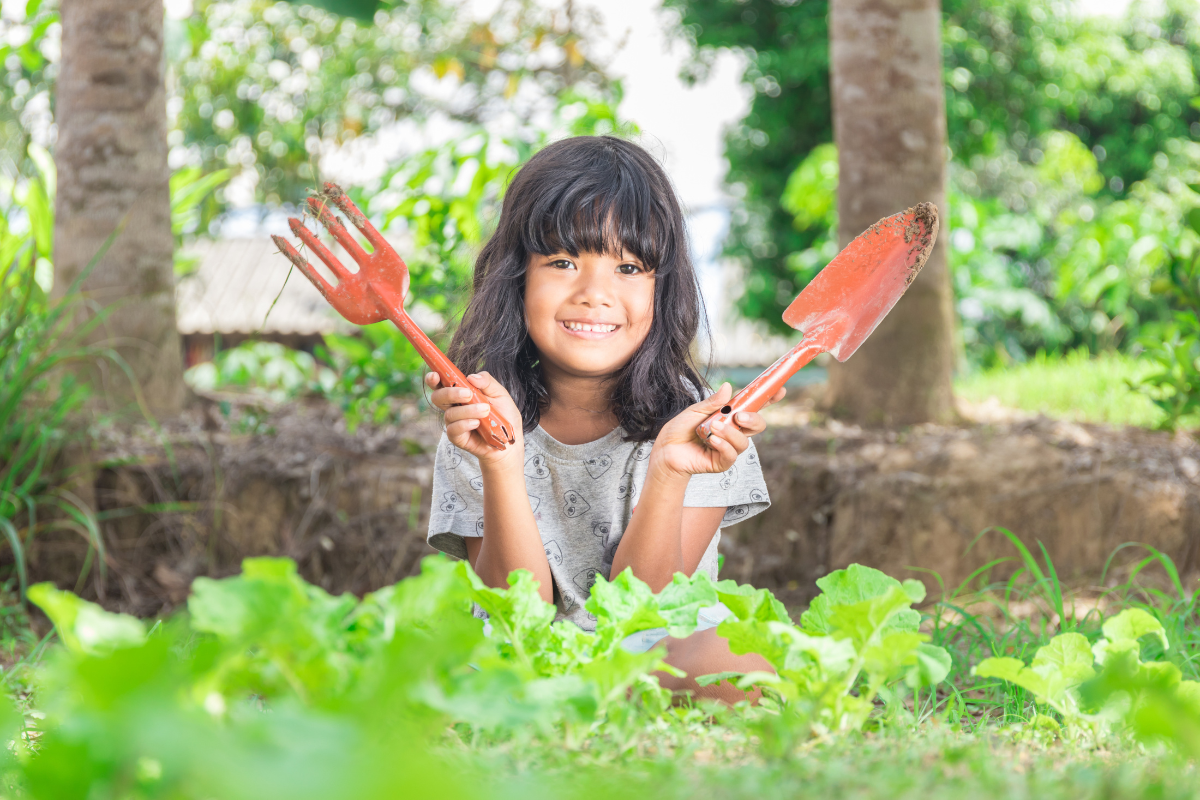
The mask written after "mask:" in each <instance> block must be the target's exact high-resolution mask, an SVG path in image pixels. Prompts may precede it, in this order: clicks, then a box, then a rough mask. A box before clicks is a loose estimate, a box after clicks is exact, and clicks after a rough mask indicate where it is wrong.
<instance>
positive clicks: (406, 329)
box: [271, 183, 515, 450]
mask: <svg viewBox="0 0 1200 800" xmlns="http://www.w3.org/2000/svg"><path fill="white" fill-rule="evenodd" d="M330 203H332V204H333V205H335V206H337V207H338V209H340V210H341V212H342V213H343V214H345V215H346V218H347V219H349V220H350V221H351V222H352V223H354V227H356V228H358V229H359V230H360V231H361V232H362V234H363V236H365V237H367V241H368V242H370V243H371V247H372V249H373V251H374V252H372V253H367V252H366V251H365V250H363V249H362V247H360V246H359V244H358V242H357V241H355V239H354V237H353V236H351V235H350V231H348V230H346V226H345V225H343V224H342V221H341V220H340V219H338V218H337V217H335V216H334V215H333V214H331V213H330V212H329V204H330ZM308 208H309V211H311V212H312V214H313V215H314V216H315V217H316V218H317V219H319V220H320V221H321V224H322V225H324V226H325V228H326V230H328V231H329V232H330V233H331V234H333V238H334V239H337V241H338V244H340V245H341V246H342V247H343V248H344V249H345V251H346V252H347V253H349V254H350V257H351V258H353V259H354V261H355V263H357V264H358V271H357V272H351V271H350V270H348V269H346V268H345V267H344V266H342V264H341V263H340V262H339V261H338V260H337V257H336V256H334V255H333V253H331V252H329V248H327V247H326V246H325V245H323V244H321V242H320V240H318V239H317V237H316V236H314V235H313V234H312V232H311V231H310V230H308V228H306V227H304V223H303V222H301V221H300V220H298V219H289V220H288V225H289V226H290V227H291V229H292V233H294V234H296V236H298V237H300V241H301V242H303V243H304V245H305V246H306V247H308V248H309V249H310V250H312V251H313V252H314V253H316V254H317V258H319V259H321V261H323V262H325V266H327V267H329V270H330V271H331V272H332V273H333V274H334V276H336V277H337V281H338V283H337V286H330V285H329V282H328V281H326V280H325V278H324V277H322V276H321V274H320V273H319V272H317V271H316V270H315V269H313V267H312V265H311V264H309V263H308V261H306V260H305V259H304V256H302V255H300V254H299V253H298V252H296V249H295V248H294V247H292V245H291V244H290V243H289V242H288V241H287V239H284V238H283V237H282V236H272V237H271V238H272V239H274V240H275V244H276V245H278V247H279V250H280V252H282V253H283V254H284V255H285V256H287V257H288V259H290V260H291V262H292V263H293V264H295V265H296V269H298V270H300V271H301V272H303V273H304V277H306V278H308V279H309V280H310V281H312V283H313V285H314V286H316V287H317V290H318V291H320V292H321V294H323V295H325V299H326V300H328V301H329V304H330V305H331V306H333V307H334V308H335V309H336V310H337V312H338V313H339V314H341V315H342V316H343V317H345V318H346V319H347V320H348V321H350V322H352V323H354V324H355V325H370V324H371V323H374V322H380V321H381V320H385V319H390V320H391V321H392V322H393V323H395V325H396V327H397V328H399V329H400V331H401V332H402V333H403V334H404V335H405V336H407V337H408V340H409V341H410V342H412V344H413V347H415V348H416V349H417V352H418V353H420V354H421V358H423V359H425V363H426V364H428V365H429V368H430V369H431V370H433V371H434V372H436V373H437V374H438V376H439V377H440V378H441V381H442V385H443V386H457V387H460V388H465V389H469V390H470V391H471V394H472V397H471V399H470V401H469V402H471V403H487V402H488V400H487V398H485V397H483V396H482V395H480V394H479V392H478V391H477V390H476V389H475V387H474V386H472V385H471V384H469V383H467V379H466V377H465V376H464V375H463V374H462V372H461V371H460V370H459V369H458V367H456V366H454V364H452V363H451V362H450V359H448V358H446V356H445V355H444V354H443V353H442V351H441V350H439V349H438V347H437V345H435V344H434V343H433V342H432V341H431V340H430V338H429V337H428V336H426V335H425V332H424V331H422V330H421V329H420V328H419V327H417V325H416V323H414V322H413V321H412V318H411V317H409V316H408V312H407V311H405V310H404V297H405V295H407V294H408V267H407V266H405V264H404V261H403V260H402V259H401V258H400V256H399V255H397V254H396V251H395V250H393V249H392V246H391V245H390V244H388V243H387V241H386V240H385V239H384V238H383V236H381V235H380V234H379V231H377V230H375V226H374V225H372V224H371V223H370V222H368V221H367V218H366V217H364V216H363V214H362V212H361V211H359V210H358V208H357V207H356V206H355V205H354V203H352V202H351V201H350V198H349V197H346V193H345V192H343V191H342V190H341V188H340V187H339V186H337V185H336V184H333V183H327V184H325V191H324V192H322V193H321V194H319V195H317V196H316V197H310V198H308ZM464 405H465V404H464ZM478 431H479V433H480V435H482V436H483V439H484V441H486V442H487V443H488V444H490V445H491V446H492V447H495V448H496V449H497V450H503V449H504V447H505V445H510V444H512V443H513V442H514V441H515V439H513V433H512V429H511V427H510V426H509V424H508V423H507V422H505V421H504V419H503V418H502V417H501V416H500V415H499V414H497V413H496V412H495V411H492V413H491V414H489V415H488V418H487V419H486V420H481V424H480V426H479V428H478Z"/></svg>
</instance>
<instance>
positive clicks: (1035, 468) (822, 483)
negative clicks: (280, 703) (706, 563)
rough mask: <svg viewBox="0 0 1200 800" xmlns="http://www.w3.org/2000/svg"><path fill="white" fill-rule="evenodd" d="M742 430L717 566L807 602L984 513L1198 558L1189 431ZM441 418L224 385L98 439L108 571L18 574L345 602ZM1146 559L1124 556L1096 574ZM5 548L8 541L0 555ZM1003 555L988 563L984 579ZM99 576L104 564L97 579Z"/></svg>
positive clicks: (919, 563) (976, 561)
mask: <svg viewBox="0 0 1200 800" xmlns="http://www.w3.org/2000/svg"><path fill="white" fill-rule="evenodd" d="M768 412H769V415H770V417H771V420H770V421H771V427H769V428H768V430H767V431H766V432H765V433H764V434H762V435H760V436H759V437H757V438H756V440H755V441H756V444H757V447H758V450H759V453H760V457H761V463H762V468H763V472H764V475H765V477H766V480H767V486H768V488H769V490H770V495H771V501H772V504H771V507H770V508H769V509H768V510H767V511H766V512H764V513H762V514H760V515H758V516H756V517H752V518H750V519H748V520H746V521H744V522H742V523H740V524H738V525H735V526H733V527H730V528H728V529H726V530H725V531H724V535H723V537H722V540H721V552H722V553H723V554H724V556H725V563H724V567H723V570H722V572H721V577H723V578H734V579H736V580H738V581H740V582H745V583H752V584H754V585H755V586H761V587H766V588H769V589H771V590H772V591H774V592H776V593H777V594H778V595H779V596H780V598H781V599H782V600H783V601H784V602H785V603H787V604H788V605H789V606H792V607H795V606H800V605H803V604H805V603H806V602H807V601H808V600H809V599H810V598H811V597H812V596H813V595H814V594H815V593H816V587H815V583H814V582H815V580H816V579H817V578H818V577H820V576H822V575H824V574H826V573H828V572H829V571H831V570H834V569H837V568H839V567H844V566H846V565H848V564H850V563H853V562H858V563H861V564H866V565H869V566H873V567H876V568H878V569H881V570H883V571H885V572H887V573H889V574H891V575H894V576H896V577H899V578H905V577H915V578H918V579H921V580H923V581H925V583H926V585H927V587H928V588H929V590H930V594H931V597H936V596H937V595H938V592H939V591H940V588H939V584H938V580H937V579H936V578H934V577H933V575H932V574H931V573H930V572H923V571H917V569H916V568H919V569H921V570H932V571H933V572H936V573H937V574H938V575H939V576H940V578H941V580H942V581H943V582H944V583H945V585H947V586H949V587H954V586H956V585H957V584H958V583H959V582H961V581H962V580H964V579H965V578H966V577H967V576H968V575H970V574H971V572H972V571H973V570H975V569H976V568H978V567H979V566H981V565H983V564H986V563H988V562H989V561H992V560H993V559H997V558H1004V557H1011V556H1015V555H1016V551H1015V550H1014V548H1013V547H1012V545H1011V544H1010V543H1009V542H1008V540H1007V539H1006V538H1005V537H1003V536H1001V535H999V534H997V533H985V534H984V535H982V536H980V534H981V532H984V531H985V530H987V529H989V528H991V527H994V526H1002V527H1004V528H1007V529H1009V530H1011V531H1012V532H1013V533H1015V534H1016V535H1017V536H1019V537H1020V538H1021V539H1022V540H1023V541H1025V542H1026V543H1027V545H1029V546H1030V548H1031V549H1032V550H1034V551H1035V552H1036V551H1037V543H1038V542H1041V543H1042V544H1043V545H1044V546H1045V547H1046V550H1047V552H1048V553H1049V555H1050V557H1051V558H1052V559H1053V561H1054V564H1055V566H1056V568H1057V571H1058V574H1059V576H1060V577H1061V578H1062V580H1063V581H1064V583H1068V584H1071V585H1074V586H1076V587H1087V586H1094V585H1096V584H1097V583H1098V582H1099V581H1100V580H1101V574H1102V572H1103V571H1104V569H1105V564H1106V561H1107V560H1108V558H1109V556H1110V555H1111V554H1112V553H1113V552H1114V550H1116V549H1117V548H1118V547H1119V546H1120V545H1122V544H1124V543H1127V542H1140V543H1144V544H1149V545H1153V546H1154V547H1156V548H1158V549H1159V550H1161V551H1163V552H1164V553H1166V554H1167V555H1168V556H1170V557H1171V558H1172V559H1173V560H1174V562H1175V564H1176V565H1177V567H1178V568H1179V570H1180V572H1181V573H1183V574H1185V575H1194V574H1195V573H1196V572H1197V571H1198V569H1200V563H1198V561H1197V557H1198V554H1197V544H1198V542H1200V445H1197V443H1196V442H1195V440H1193V439H1192V438H1191V437H1190V436H1185V435H1175V436H1172V435H1170V434H1167V433H1160V432H1152V431H1145V430H1141V429H1134V428H1110V427H1106V426H1099V425H1078V424H1073V423H1068V422H1063V421H1059V420H1052V419H1047V418H1045V417H1029V418H1021V417H1019V416H1013V415H1010V416H1008V417H999V418H997V417H995V416H993V417H992V418H991V419H990V421H976V422H969V423H964V424H960V425H920V426H914V427H910V428H904V429H864V428H860V427H857V426H848V425H843V424H841V423H839V422H837V421H836V420H822V419H820V418H818V417H816V416H815V415H814V414H813V412H812V406H811V403H807V402H805V401H803V400H801V402H799V403H791V404H788V405H785V406H783V407H773V408H772V409H769V410H768ZM440 432H441V426H440V420H439V419H438V418H437V417H435V416H433V415H422V416H418V417H417V418H415V419H413V420H412V421H410V422H409V423H407V424H405V425H402V426H399V427H393V426H387V427H371V426H362V427H360V428H359V429H358V430H357V431H355V432H353V433H352V432H350V431H348V430H347V429H346V427H345V424H344V422H343V421H342V419H341V416H340V413H339V412H338V411H337V410H336V409H334V408H331V407H329V406H328V405H326V404H324V403H321V402H304V403H289V404H281V405H274V406H272V405H271V404H269V403H265V402H263V401H257V400H247V399H245V398H237V397H232V398H226V399H224V400H219V402H218V401H214V402H210V403H208V404H206V405H205V407H203V408H198V409H194V410H191V411H189V412H186V413H185V414H184V415H182V416H181V417H179V418H178V419H176V420H174V421H171V422H169V423H166V424H164V425H163V428H162V434H161V435H160V434H156V433H155V432H154V431H153V430H151V429H149V428H148V427H147V428H141V429H136V430H117V429H109V430H105V431H102V432H101V433H100V434H99V435H98V436H97V437H96V439H95V441H94V442H93V448H92V453H91V455H92V460H93V462H94V464H95V467H94V469H93V471H92V473H91V475H90V477H89V479H88V481H87V486H85V487H83V488H82V489H81V490H80V492H79V493H80V494H81V495H82V496H84V497H83V499H85V500H87V501H88V502H90V503H91V504H92V505H93V507H94V508H95V509H96V511H97V515H98V517H99V520H100V529H101V535H102V539H103V544H104V549H105V552H104V559H103V561H104V570H103V571H102V570H100V569H99V568H98V566H93V567H91V568H90V570H88V571H87V572H86V575H85V579H84V580H83V581H82V582H80V581H79V577H80V574H81V573H83V572H84V570H85V563H86V562H87V561H88V544H87V542H86V539H85V538H84V537H83V536H81V535H79V534H78V533H76V532H74V531H70V530H63V531H57V532H48V533H45V534H40V535H39V536H38V537H36V538H35V539H34V540H33V541H32V542H31V543H30V544H29V547H28V552H27V561H28V565H29V570H30V578H31V580H33V581H37V580H51V581H54V582H55V583H57V584H58V585H59V586H61V587H64V588H71V589H73V588H76V586H79V588H80V590H81V593H82V594H83V596H85V597H87V598H89V599H93V600H98V601H100V602H101V603H102V604H103V605H105V606H106V607H108V608H111V609H115V610H121V611H126V612H130V613H134V614H138V615H140V616H150V615H155V614H159V613H163V612H166V611H169V610H170V609H172V608H174V607H176V606H178V605H179V604H180V603H182V602H183V601H184V600H185V599H186V597H187V593H188V589H189V586H190V584H191V582H192V580H193V579H194V578H195V577H197V576H200V575H207V576H212V577H222V576H226V575H230V574H233V573H235V572H236V571H237V570H238V567H239V565H240V563H241V560H242V559H243V558H245V557H248V556H260V555H272V556H287V557H289V558H292V559H294V560H295V561H296V562H297V563H298V564H299V567H300V571H301V573H302V574H303V575H304V577H305V578H306V579H308V580H309V581H311V582H313V583H315V584H317V585H319V586H322V587H323V588H325V589H326V590H328V591H330V592H334V593H338V592H344V591H349V592H354V593H356V594H360V595H361V594H363V593H365V592H368V591H371V590H373V589H377V588H379V587H381V586H385V585H388V584H391V583H394V582H396V581H398V580H400V579H401V578H404V577H406V576H408V575H411V574H414V573H415V572H416V571H417V570H419V564H420V560H421V558H422V557H424V556H426V555H429V554H431V553H432V552H433V550H432V549H431V548H429V547H428V545H426V544H425V533H426V527H427V524H428V519H429V508H430V503H431V500H433V499H435V498H431V479H432V467H433V454H434V450H435V448H436V444H437V440H438V436H439V435H440ZM1144 555H1145V552H1144V551H1138V550H1137V549H1136V548H1128V549H1126V550H1124V551H1122V552H1121V553H1120V554H1118V556H1117V557H1116V558H1115V559H1113V562H1112V565H1111V566H1110V569H1109V572H1108V574H1107V576H1105V579H1106V582H1108V583H1110V584H1112V583H1115V582H1117V581H1121V580H1123V576H1124V575H1125V574H1127V572H1126V571H1127V568H1128V566H1129V565H1130V564H1131V563H1133V562H1135V561H1136V560H1138V559H1140V558H1141V557H1142V556H1144ZM8 558H9V559H10V561H11V555H9V556H8ZM1017 567H1018V564H1016V563H1015V562H1006V563H1004V564H1001V565H1000V566H998V567H996V568H995V569H994V570H993V573H992V577H993V578H995V579H1000V578H1004V577H1006V576H1007V575H1010V574H1012V572H1013V571H1014V570H1015V569H1016V568H1017ZM102 573H103V574H102Z"/></svg>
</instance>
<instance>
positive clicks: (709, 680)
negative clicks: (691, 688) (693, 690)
mask: <svg viewBox="0 0 1200 800" xmlns="http://www.w3.org/2000/svg"><path fill="white" fill-rule="evenodd" d="M745 674H746V673H744V672H714V673H713V674H712V675H697V676H696V684H697V685H698V686H712V685H714V684H718V683H720V682H721V681H729V682H730V683H732V684H735V685H736V684H737V682H738V680H740V679H741V678H742V677H743V676H744V675H745Z"/></svg>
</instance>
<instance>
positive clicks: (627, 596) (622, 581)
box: [584, 567, 695, 645]
mask: <svg viewBox="0 0 1200 800" xmlns="http://www.w3.org/2000/svg"><path fill="white" fill-rule="evenodd" d="M685 580H686V579H685ZM584 607H585V608H586V609H587V610H588V611H590V612H592V613H593V614H595V615H596V635H597V636H598V637H600V638H601V640H602V641H603V642H604V643H605V644H606V645H615V644H616V643H617V642H619V641H620V640H622V639H624V638H625V637H626V636H629V635H630V634H633V633H637V632H638V631H644V630H649V629H650V628H665V627H666V626H667V624H668V623H667V619H666V618H665V617H663V615H662V614H660V613H659V611H658V600H657V599H656V598H655V597H654V593H653V592H651V591H650V587H649V586H647V585H646V584H645V583H644V582H643V581H640V580H638V579H637V578H636V577H634V575H633V570H632V569H630V568H629V567H626V568H625V570H624V571H623V572H622V573H621V574H620V575H618V576H617V577H616V578H614V579H613V580H611V581H606V580H604V578H603V576H600V575H597V576H596V582H595V583H594V584H593V585H592V593H591V597H589V598H588V600H587V603H585V604H584ZM692 626H693V628H694V627H695V617H693V618H692Z"/></svg>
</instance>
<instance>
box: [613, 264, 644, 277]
mask: <svg viewBox="0 0 1200 800" xmlns="http://www.w3.org/2000/svg"><path fill="white" fill-rule="evenodd" d="M641 271H642V268H641V267H639V266H638V265H637V264H622V265H621V266H619V267H617V272H620V273H621V274H622V275H637V274H638V273H639V272H641Z"/></svg>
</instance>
